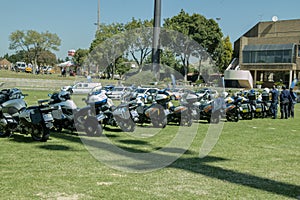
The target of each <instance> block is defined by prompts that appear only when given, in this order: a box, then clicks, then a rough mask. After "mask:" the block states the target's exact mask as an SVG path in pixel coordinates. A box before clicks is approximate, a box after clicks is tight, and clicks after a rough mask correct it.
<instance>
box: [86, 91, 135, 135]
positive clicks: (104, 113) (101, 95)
mask: <svg viewBox="0 0 300 200" xmlns="http://www.w3.org/2000/svg"><path fill="white" fill-rule="evenodd" d="M85 101H86V103H87V104H88V105H90V106H93V107H94V108H95V114H96V118H97V120H98V121H99V122H100V123H101V124H102V125H103V127H105V126H106V125H110V126H116V127H120V128H121V129H122V130H123V131H124V132H133V131H134V130H135V123H134V121H133V117H132V114H131V112H130V108H129V106H130V104H129V103H121V104H120V105H118V106H115V105H114V103H113V101H112V100H111V99H110V98H108V96H107V95H106V91H105V90H100V91H95V92H92V93H90V94H89V95H88V97H87V99H86V100H85Z"/></svg>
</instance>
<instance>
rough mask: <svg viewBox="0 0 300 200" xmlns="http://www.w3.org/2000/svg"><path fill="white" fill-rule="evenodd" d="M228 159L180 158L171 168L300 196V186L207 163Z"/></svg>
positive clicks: (288, 195) (273, 191)
mask: <svg viewBox="0 0 300 200" xmlns="http://www.w3.org/2000/svg"><path fill="white" fill-rule="evenodd" d="M224 160H226V159H223V158H217V157H210V156H208V157H205V158H202V159H201V158H187V159H184V158H180V159H178V160H177V161H176V162H174V163H173V164H171V165H170V166H169V167H174V168H179V169H185V170H188V171H192V172H194V173H199V174H202V175H205V176H208V177H211V178H215V179H219V180H223V181H227V182H230V183H234V184H238V185H243V186H247V187H251V188H255V189H259V190H263V191H267V192H271V193H274V194H278V195H282V196H286V197H292V198H297V196H299V194H300V186H299V185H293V184H289V183H284V182H280V181H276V180H272V179H268V178H263V177H258V176H254V175H251V174H247V173H242V172H237V171H234V170H230V169H223V168H221V167H216V166H211V165H208V164H207V163H209V162H216V161H224Z"/></svg>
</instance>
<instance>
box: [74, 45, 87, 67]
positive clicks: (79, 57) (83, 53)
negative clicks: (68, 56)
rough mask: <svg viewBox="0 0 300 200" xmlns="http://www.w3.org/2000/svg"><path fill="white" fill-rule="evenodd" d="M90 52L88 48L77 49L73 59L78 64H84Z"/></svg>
mask: <svg viewBox="0 0 300 200" xmlns="http://www.w3.org/2000/svg"><path fill="white" fill-rule="evenodd" d="M88 54H89V50H88V49H77V50H76V51H75V55H74V57H73V61H74V62H75V64H76V65H78V66H82V65H83V63H84V60H85V59H86V58H87V56H88Z"/></svg>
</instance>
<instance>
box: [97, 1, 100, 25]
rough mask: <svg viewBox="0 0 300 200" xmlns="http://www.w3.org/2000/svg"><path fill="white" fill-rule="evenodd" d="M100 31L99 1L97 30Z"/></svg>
mask: <svg viewBox="0 0 300 200" xmlns="http://www.w3.org/2000/svg"><path fill="white" fill-rule="evenodd" d="M99 29H100V0H98V11H97V30H98V31H99Z"/></svg>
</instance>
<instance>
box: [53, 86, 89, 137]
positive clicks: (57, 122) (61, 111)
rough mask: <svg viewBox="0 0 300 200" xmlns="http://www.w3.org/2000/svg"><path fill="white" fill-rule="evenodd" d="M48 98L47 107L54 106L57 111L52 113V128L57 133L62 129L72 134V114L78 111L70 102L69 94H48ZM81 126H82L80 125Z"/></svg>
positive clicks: (62, 92) (73, 125)
mask: <svg viewBox="0 0 300 200" xmlns="http://www.w3.org/2000/svg"><path fill="white" fill-rule="evenodd" d="M48 96H49V97H50V101H49V105H50V106H56V107H58V109H56V110H53V111H52V115H53V118H54V123H53V125H54V127H55V129H56V131H57V132H61V131H62V129H68V130H71V131H72V132H73V131H75V130H76V126H75V123H74V112H76V110H77V109H78V108H77V106H76V104H75V103H74V101H73V100H71V97H70V93H69V92H66V91H60V92H58V93H57V92H55V93H53V94H48ZM82 125H83V124H82Z"/></svg>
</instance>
